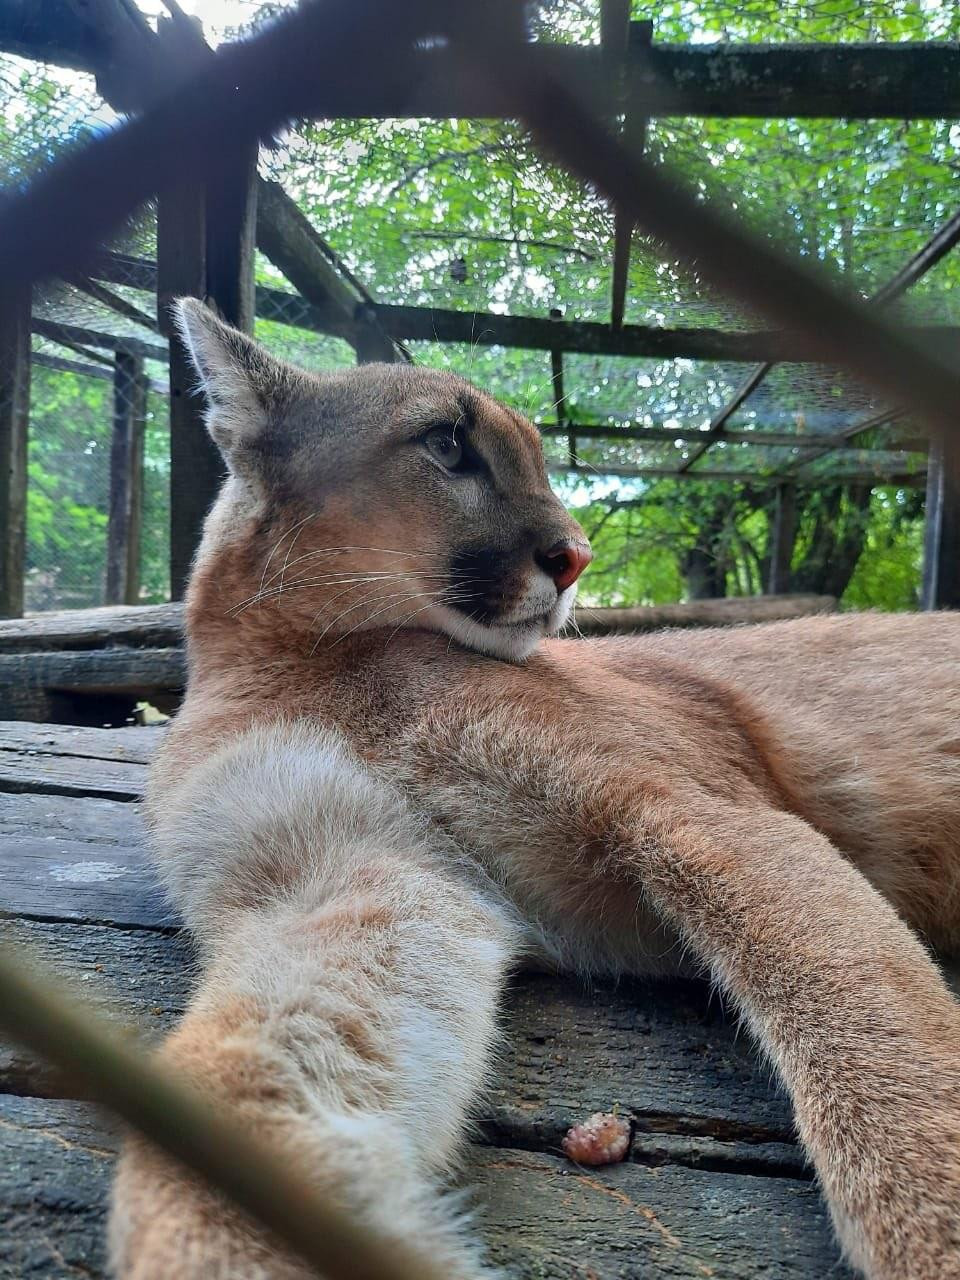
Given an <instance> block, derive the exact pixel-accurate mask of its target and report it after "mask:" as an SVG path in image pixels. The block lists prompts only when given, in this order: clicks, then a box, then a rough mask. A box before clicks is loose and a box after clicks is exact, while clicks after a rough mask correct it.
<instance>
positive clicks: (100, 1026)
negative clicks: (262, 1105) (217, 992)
mask: <svg viewBox="0 0 960 1280" xmlns="http://www.w3.org/2000/svg"><path fill="white" fill-rule="evenodd" d="M41 975H42V969H41V968H40V966H39V965H38V964H37V963H36V960H35V959H34V958H33V956H32V955H31V954H30V953H29V952H27V951H26V950H25V949H17V950H16V951H14V950H13V949H12V948H11V947H9V946H6V945H5V946H0V1028H2V1030H3V1031H4V1033H5V1034H6V1035H10V1036H12V1037H13V1038H14V1039H16V1040H17V1041H19V1042H20V1043H21V1044H24V1045H26V1046H27V1047H28V1048H29V1049H31V1050H32V1051H33V1052H34V1053H39V1054H42V1055H43V1057H44V1058H46V1059H48V1060H49V1061H50V1062H52V1063H53V1064H54V1065H55V1066H56V1067H58V1068H59V1069H60V1070H61V1071H62V1072H63V1073H64V1074H65V1076H66V1078H67V1079H68V1080H69V1081H70V1083H71V1087H74V1088H77V1087H79V1088H81V1089H82V1090H83V1092H82V1094H81V1095H80V1096H82V1097H89V1098H91V1099H93V1100H94V1101H96V1102H100V1103H102V1104H103V1105H104V1106H106V1107H108V1108H109V1109H110V1110H111V1111H112V1112H114V1113H115V1114H116V1115H118V1116H120V1117H121V1119H123V1120H125V1121H126V1122H127V1123H128V1124H130V1125H132V1126H133V1127H134V1128H135V1129H138V1130H139V1131H140V1132H141V1133H143V1134H145V1135H146V1137H148V1138H149V1139H150V1140H151V1141H152V1142H154V1143H155V1144H156V1145H157V1146H158V1147H159V1148H160V1150H161V1151H165V1152H166V1153H167V1154H168V1155H170V1156H172V1157H173V1158H174V1159H175V1160H178V1161H179V1162H180V1163H181V1164H182V1165H183V1166H184V1168H185V1169H188V1170H191V1171H193V1172H194V1173H198V1174H199V1175H200V1176H201V1177H202V1178H205V1179H207V1180H208V1181H209V1182H210V1183H212V1184H213V1186H215V1187H217V1188H219V1189H220V1190H221V1191H223V1192H225V1193H226V1195H228V1196H229V1197H230V1199H231V1200H232V1201H233V1202H234V1203H235V1204H237V1205H239V1206H240V1208H241V1209H242V1210H243V1211H244V1212H245V1213H247V1214H249V1215H250V1217H251V1218H252V1219H253V1220H254V1221H255V1222H260V1223H262V1224H263V1225H264V1226H266V1227H267V1228H268V1229H269V1230H270V1231H271V1232H273V1233H274V1234H275V1236H276V1238H277V1240H279V1241H280V1242H281V1243H282V1244H285V1245H287V1246H289V1247H290V1248H291V1249H293V1250H294V1251H295V1252H296V1253H297V1254H299V1255H300V1256H302V1257H303V1258H305V1259H306V1260H307V1262H308V1263H309V1264H311V1270H312V1271H314V1272H315V1274H317V1275H323V1276H326V1277H328V1278H329V1280H448V1273H447V1272H446V1271H445V1270H442V1269H441V1267H440V1265H439V1264H438V1263H437V1262H436V1261H434V1259H433V1257H432V1256H431V1254H430V1253H429V1252H428V1249H429V1245H428V1244H427V1245H425V1246H424V1247H422V1248H418V1247H416V1246H413V1247H411V1246H409V1245H405V1244H404V1243H403V1242H402V1241H401V1240H400V1239H399V1238H398V1237H397V1236H396V1234H394V1236H393V1237H392V1238H391V1239H390V1240H389V1241H388V1240H385V1239H383V1237H382V1236H381V1235H380V1234H379V1233H378V1232H377V1231H375V1230H374V1229H373V1227H372V1226H371V1225H370V1224H369V1223H365V1224H364V1225H362V1226H361V1225H359V1224H356V1223H354V1222H353V1221H352V1220H351V1218H350V1217H349V1216H348V1215H347V1213H346V1212H345V1211H344V1210H343V1209H342V1208H341V1207H340V1206H339V1205H337V1204H335V1203H333V1202H331V1201H329V1200H328V1199H327V1198H326V1196H324V1195H321V1194H320V1193H319V1192H318V1191H317V1190H316V1188H315V1187H314V1185H313V1181H312V1179H311V1177H310V1171H309V1169H307V1168H305V1167H304V1163H303V1161H301V1160H300V1159H298V1158H296V1157H294V1156H291V1153H290V1152H289V1151H286V1152H284V1153H283V1154H281V1153H280V1152H278V1151H277V1150H276V1149H275V1148H274V1147H273V1146H271V1145H269V1144H268V1143H266V1142H264V1141H262V1140H260V1139H258V1138H255V1137H254V1136H253V1135H252V1134H250V1133H249V1132H248V1130H249V1126H248V1125H245V1124H243V1123H238V1122H237V1119H236V1117H235V1116H233V1115H231V1113H230V1112H229V1110H226V1109H222V1108H221V1107H219V1106H216V1105H212V1102H211V1099H210V1098H209V1097H207V1096H205V1095H203V1094H201V1093H199V1092H198V1091H197V1090H196V1089H195V1088H192V1087H191V1086H190V1084H189V1083H188V1082H187V1081H184V1080H182V1079H180V1078H177V1077H175V1076H174V1074H173V1072H172V1070H171V1069H170V1068H168V1067H165V1066H164V1065H163V1064H162V1063H160V1062H158V1061H157V1059H156V1057H155V1056H154V1055H150V1056H148V1055H147V1054H146V1053H145V1052H144V1051H143V1050H138V1049H136V1048H135V1047H134V1046H135V1043H136V1038H135V1037H134V1036H133V1035H132V1034H131V1033H130V1032H127V1034H126V1035H124V1034H122V1033H121V1032H120V1031H118V1030H117V1029H116V1028H114V1027H113V1026H111V1025H110V1024H108V1023H105V1022H104V1020H103V1018H102V1016H101V1015H100V1014H99V1012H98V1011H97V1010H95V1009H92V1008H90V1007H88V1006H87V1005H86V1003H85V1002H84V1001H83V1000H82V998H81V997H80V995H79V994H78V992H76V991H75V990H72V989H71V988H68V987H64V986H62V985H61V984H59V983H54V982H53V981H52V980H51V979H44V978H43V977H42V976H41ZM171 1280H172V1278H171Z"/></svg>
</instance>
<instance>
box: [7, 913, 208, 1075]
mask: <svg viewBox="0 0 960 1280" xmlns="http://www.w3.org/2000/svg"><path fill="white" fill-rule="evenodd" d="M0 939H2V940H3V941H4V942H5V943H10V944H14V945H17V946H23V947H29V948H30V951H29V954H30V955H32V956H34V957H35V958H36V960H37V961H39V962H40V963H42V964H43V965H44V968H45V970H46V971H47V972H52V973H55V974H58V975H61V976H62V977H63V978H65V979H66V980H67V981H68V982H69V983H71V985H72V987H73V989H74V990H76V991H79V992H80V993H81V995H82V996H83V998H84V999H86V1000H89V1001H90V1003H91V1005H92V1006H93V1007H94V1008H95V1009H96V1011H97V1012H98V1013H99V1014H101V1015H102V1016H103V1017H104V1018H107V1019H108V1020H109V1021H111V1022H114V1023H116V1024H117V1025H119V1026H121V1027H130V1028H135V1029H136V1032H137V1034H138V1036H139V1037H140V1038H141V1039H142V1040H143V1041H144V1043H145V1044H146V1045H148V1046H149V1045H152V1044H154V1043H155V1042H156V1041H157V1039H158V1038H159V1037H160V1036H161V1035H162V1034H163V1033H164V1032H166V1031H168V1030H169V1029H170V1028H171V1027H172V1026H173V1024H174V1023H175V1022H176V1020H177V1019H178V1018H179V1016H180V1014H181V1013H182V1012H183V1009H184V1007H185V1006H186V1002H187V999H188V996H189V993H190V990H191V989H192V987H193V985H194V983H195V981H196V963H195V959H194V952H193V948H192V946H191V944H190V942H189V941H188V939H187V938H186V936H185V935H183V934H170V933H162V932H160V931H158V930H150V929H120V928H114V927H107V926H102V925H93V924H65V923H56V924H52V923H49V922H43V921H35V920H19V919H12V918H10V919H0ZM0 1092H10V1093H22V1094H29V1095H31V1096H53V1097H57V1096H59V1097H62V1096H64V1094H66V1095H68V1096H69V1095H71V1094H75V1093H76V1092H79V1091H78V1090H77V1089H76V1087H75V1086H74V1085H72V1084H71V1083H70V1082H69V1081H68V1082H64V1081H63V1080H60V1079H58V1078H57V1076H56V1073H55V1072H53V1071H52V1070H51V1069H50V1068H49V1067H48V1066H47V1065H46V1064H45V1063H43V1062H38V1061H37V1059H36V1058H35V1056H34V1055H33V1054H31V1053H29V1052H27V1051H26V1050H25V1049H23V1048H21V1047H20V1046H19V1045H17V1044H11V1043H9V1042H6V1041H4V1040H2V1039H0Z"/></svg>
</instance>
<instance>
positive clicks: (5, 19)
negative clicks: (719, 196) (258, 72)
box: [0, 0, 960, 120]
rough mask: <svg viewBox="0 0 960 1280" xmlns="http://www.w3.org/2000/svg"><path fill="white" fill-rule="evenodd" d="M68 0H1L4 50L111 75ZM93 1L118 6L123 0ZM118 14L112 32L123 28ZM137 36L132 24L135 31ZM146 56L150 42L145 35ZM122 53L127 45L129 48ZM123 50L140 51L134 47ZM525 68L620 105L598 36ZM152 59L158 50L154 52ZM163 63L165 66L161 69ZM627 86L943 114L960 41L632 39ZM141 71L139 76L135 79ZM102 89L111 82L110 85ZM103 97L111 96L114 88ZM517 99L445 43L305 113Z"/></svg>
mask: <svg viewBox="0 0 960 1280" xmlns="http://www.w3.org/2000/svg"><path fill="white" fill-rule="evenodd" d="M87 7H88V6H78V5H75V4H73V3H72V2H71V0H6V3H5V4H3V5H0V51H3V52H8V53H16V54H19V55H20V56H21V57H25V58H35V59H37V60H39V61H41V62H52V63H55V64H58V65H62V66H69V67H72V68H74V69H76V70H84V71H90V72H93V73H94V74H98V75H99V76H100V78H101V80H108V79H109V73H110V72H111V71H112V72H113V74H114V79H115V80H116V79H118V78H119V77H118V73H119V72H121V71H123V70H124V68H123V67H115V66H112V65H111V63H112V61H116V48H117V41H116V38H114V39H113V40H112V41H111V40H108V39H106V38H105V32H104V30H103V27H104V25H105V24H102V23H101V24H100V25H99V26H98V24H97V23H95V22H92V21H90V20H89V19H88V20H86V21H85V20H84V19H83V17H82V16H80V12H81V10H82V9H86V8H87ZM97 7H98V8H100V9H103V8H108V9H114V10H118V11H120V10H123V9H125V8H127V6H125V5H123V4H121V3H120V0H98V6H97ZM122 25H123V24H122V23H121V21H120V20H119V19H118V21H117V22H116V23H114V24H113V27H114V31H115V32H116V31H119V30H120V29H121V27H122ZM138 35H139V33H138ZM141 43H143V44H144V47H145V48H146V46H147V45H150V47H149V48H146V52H147V53H148V54H150V55H151V57H152V55H153V46H152V45H151V44H150V41H149V39H148V38H147V37H146V36H144V37H143V38H142V40H141ZM124 52H127V50H126V49H125V50H124ZM129 52H130V53H133V52H135V50H133V49H132V47H131V48H130V49H129ZM524 59H525V61H526V62H527V63H528V64H529V66H530V68H531V74H539V73H540V70H541V68H549V70H550V71H551V73H552V74H555V75H557V76H558V77H559V78H560V79H561V81H562V82H563V83H565V84H567V85H568V86H569V87H570V89H571V91H572V92H574V93H575V94H577V95H578V96H580V97H585V98H586V100H587V101H588V102H589V104H590V105H591V106H592V107H593V108H594V109H595V110H597V111H602V112H603V113H604V114H605V115H608V116H609V115H611V114H613V113H614V112H615V110H616V103H615V99H614V93H613V86H612V85H611V84H610V81H609V77H608V75H607V73H606V71H607V69H606V64H605V62H604V60H603V57H602V55H601V51H600V49H599V47H597V46H583V45H580V46H578V45H556V44H549V43H546V42H543V43H537V44H534V45H531V46H530V47H529V48H528V49H526V50H525V51H524ZM128 61H129V62H130V63H131V64H132V63H134V61H135V62H136V66H135V72H136V75H135V76H132V75H129V74H127V75H125V76H124V77H123V83H122V93H123V95H124V102H123V103H121V102H119V101H116V102H115V105H117V106H118V107H119V108H120V109H122V110H129V109H131V105H132V103H131V102H130V101H129V99H132V98H133V97H134V96H136V92H137V90H138V89H139V91H140V93H141V95H144V94H145V93H146V91H147V90H149V91H150V92H151V93H152V92H153V91H154V90H155V89H156V83H155V82H156V81H157V79H158V75H159V71H158V69H157V68H156V67H151V66H148V65H147V62H148V59H147V58H146V57H143V56H141V57H140V58H138V59H134V58H133V57H130V58H128ZM153 61H154V62H155V61H156V59H155V58H153ZM160 69H161V70H162V67H161V68H160ZM629 74H630V79H631V81H632V82H633V83H632V84H631V92H632V94H633V99H634V102H635V104H636V106H637V108H638V109H639V110H640V111H641V112H642V114H644V115H646V116H683V115H692V116H720V117H731V116H752V117H760V118H762V117H766V118H781V119H783V118H789V117H803V116H809V117H836V116H844V117H847V118H850V119H859V120H865V119H882V118H886V119H899V120H915V119H942V118H944V117H954V116H960V50H958V48H957V45H956V44H955V43H954V42H948V41H942V42H930V43H922V42H914V43H910V42H902V43H891V44H881V43H875V44H874V43H870V44H854V43H850V44H732V43H723V44H703V45H698V44H689V43H683V44H656V45H654V46H653V48H652V49H649V50H643V49H633V50H631V52H630V58H629ZM135 80H138V83H134V81H135ZM104 87H105V88H106V89H107V90H111V89H113V88H114V85H113V83H105V86H104ZM106 96H108V98H109V97H111V96H112V97H113V98H114V99H116V98H117V92H113V93H112V94H110V93H108V94H107V95H106ZM519 106H520V102H519V101H518V99H517V97H516V95H515V94H513V93H512V92H511V90H510V87H509V86H507V85H503V84H500V83H498V82H496V81H494V80H493V79H491V78H487V77H465V76H464V75H463V74H462V65H461V63H460V61H459V59H458V58H457V57H456V56H455V55H454V54H453V53H451V52H450V51H449V50H446V49H444V48H442V47H436V48H431V49H424V50H422V51H421V52H420V54H419V55H418V56H417V58H416V59H415V62H414V74H413V75H411V76H410V78H409V82H406V83H400V82H399V81H398V80H397V79H396V78H393V79H391V78H383V79H381V80H371V79H369V78H365V77H363V76H355V77H349V78H344V80H343V81H342V82H339V83H331V82H329V81H325V80H323V81H319V82H318V83H316V84H315V85H313V86H312V90H311V94H310V97H309V100H308V101H305V102H304V104H303V107H304V112H305V113H306V112H309V114H311V115H312V116H313V117H314V118H337V117H341V118H365V117H375V118H381V119H383V118H389V117H424V118H429V117H434V118H444V117H450V116H460V117H469V116H477V117H499V118H503V117H508V118H509V117H515V116H516V115H517V114H518V109H519Z"/></svg>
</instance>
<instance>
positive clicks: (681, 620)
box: [0, 595, 837, 676]
mask: <svg viewBox="0 0 960 1280" xmlns="http://www.w3.org/2000/svg"><path fill="white" fill-rule="evenodd" d="M836 603H837V602H836V600H835V599H834V597H833V596H814V595H788V596H780V597H772V596H733V597H729V598H728V599H725V600H693V601H688V602H683V603H679V604H664V605H634V606H629V607H626V608H606V607H603V606H589V605H581V606H580V609H579V611H578V617H577V621H578V624H579V626H580V628H581V630H582V631H584V632H585V633H588V634H597V635H599V634H603V633H604V632H607V631H612V630H624V629H632V630H636V631H655V630H658V629H660V628H663V627H680V626H709V627H715V626H723V625H725V624H738V623H742V622H773V621H776V620H777V619H779V618H796V617H803V616H805V615H807V614H813V613H829V612H832V610H833V609H835V608H836ZM182 643H183V606H182V605H181V604H179V603H176V602H174V603H172V604H151V605H139V606H135V607H131V608H127V607H118V608H117V607H115V608H101V609H69V610H65V611H64V612H61V613H41V614H36V615H35V616H33V617H30V618H18V619H10V620H7V621H0V654H4V653H7V654H12V653H23V654H24V656H32V655H36V654H39V653H42V652H61V651H63V652H70V651H73V650H86V649H104V648H106V647H107V646H117V647H118V648H119V647H120V646H122V647H123V649H127V648H129V649H148V650H149V649H165V650H168V649H171V648H174V647H175V646H177V645H179V644H182ZM122 652H123V650H121V653H122ZM118 661H121V663H122V664H126V665H128V666H129V668H130V669H131V670H133V669H135V666H136V662H137V657H136V654H135V653H127V654H126V657H125V658H122V659H118ZM151 670H152V671H155V669H154V668H151ZM180 671H181V669H180V668H177V671H176V674H177V675H178V676H179V674H180Z"/></svg>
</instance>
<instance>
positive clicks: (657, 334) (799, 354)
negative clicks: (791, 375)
mask: <svg viewBox="0 0 960 1280" xmlns="http://www.w3.org/2000/svg"><path fill="white" fill-rule="evenodd" d="M259 190H260V193H261V194H262V193H263V186H262V185H261V187H260V188H259ZM261 214H262V211H261ZM261 247H262V245H261ZM94 274H95V275H96V277H97V279H101V280H108V281H111V282H113V283H116V284H128V283H133V282H134V281H136V287H137V288H144V289H147V288H150V289H152V288H155V287H156V283H155V282H156V269H155V267H154V264H153V263H151V262H148V261H146V260H145V259H142V258H133V259H130V258H125V257H123V256H122V255H117V254H110V255H103V256H102V257H101V258H100V260H99V261H98V263H97V265H96V267H95V269H94ZM256 313H257V316H258V317H259V318H260V319H263V320H272V321H275V322H277V323H279V324H292V325H296V326H297V327H298V328H301V329H308V330H310V331H312V332H314V333H330V334H334V335H335V336H340V337H346V335H347V329H345V327H344V323H343V317H342V313H341V312H340V311H339V310H337V309H336V308H333V307H332V306H331V304H330V303H329V302H327V303H323V304H317V303H311V302H309V301H307V299H306V298H303V297H301V296H300V295H298V294H291V293H289V292H287V291H285V290H283V289H273V288H270V287H265V286H262V285H258V286H257V289H256ZM373 313H374V315H375V317H376V319H377V321H378V322H379V324H380V325H381V327H382V329H383V331H384V332H385V333H386V334H387V335H389V336H390V337H392V338H395V339H398V340H409V341H423V342H459V343H464V344H466V345H468V346H502V347H516V348H522V349H525V350H531V351H563V352H580V353H582V354H585V355H611V356H633V357H638V358H643V359H645V358H650V359H656V360H673V359H686V360H716V361H722V362H726V363H734V364H735V363H749V362H753V361H756V360H758V359H764V360H765V359H767V358H768V357H769V358H771V359H775V360H781V361H782V360H790V361H793V362H799V363H802V362H803V361H804V359H805V358H809V357H808V354H807V351H806V350H805V347H804V344H803V343H802V342H801V341H800V340H799V339H798V337H797V336H796V335H795V334H791V333H789V332H783V331H778V330H771V329H759V330H747V331H734V332H729V331H725V330H721V329H698V328H685V327H681V328H669V329H668V328H663V327H661V326H659V325H624V326H623V328H622V329H619V330H613V329H611V328H610V326H609V325H607V324H600V323H598V322H596V321H591V320H565V319H544V318H542V317H540V316H504V315H497V314H495V313H493V312H484V311H480V312H475V311H454V310H451V309H448V308H443V307H413V306H396V305H393V304H389V303H375V304H374V306H373ZM60 328H61V329H64V328H66V329H68V330H69V326H60ZM77 332H89V331H87V330H84V331H77ZM907 332H908V333H909V334H910V335H911V336H912V337H913V338H914V339H915V340H916V341H917V342H920V343H923V344H924V345H925V346H926V347H927V348H929V349H933V350H935V351H937V352H942V353H943V354H944V355H949V354H952V353H954V352H955V351H956V349H957V344H958V343H960V326H957V325H923V326H918V327H913V328H910V329H908V330H907ZM100 339H101V345H106V346H111V345H115V344H116V342H118V341H120V340H118V339H114V338H111V337H110V336H109V335H105V334H101V335H100ZM129 341H130V342H132V341H133V340H132V339H131V340H129ZM348 341H349V339H348ZM145 354H146V352H145Z"/></svg>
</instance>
